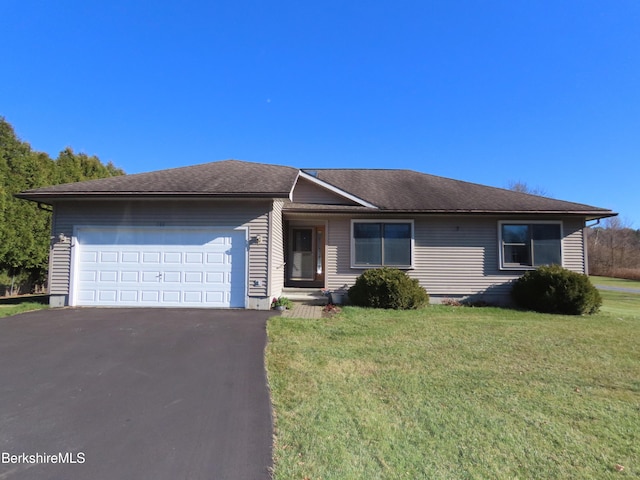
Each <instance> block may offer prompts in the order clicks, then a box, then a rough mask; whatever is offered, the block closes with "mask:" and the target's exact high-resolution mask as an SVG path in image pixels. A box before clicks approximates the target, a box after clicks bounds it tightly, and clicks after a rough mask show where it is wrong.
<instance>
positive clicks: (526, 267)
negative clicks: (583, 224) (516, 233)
mask: <svg viewBox="0 0 640 480" xmlns="http://www.w3.org/2000/svg"><path fill="white" fill-rule="evenodd" d="M534 224H537V225H540V224H543V225H560V262H561V266H564V226H563V223H562V220H500V221H498V259H499V265H498V267H499V268H500V270H521V271H522V270H535V269H536V268H538V267H535V266H533V265H510V264H506V265H505V262H504V248H503V244H502V226H503V225H534Z"/></svg>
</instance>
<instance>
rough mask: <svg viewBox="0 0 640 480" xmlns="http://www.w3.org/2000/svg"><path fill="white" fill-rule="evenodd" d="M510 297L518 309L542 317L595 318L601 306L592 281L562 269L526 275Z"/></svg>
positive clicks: (551, 267)
mask: <svg viewBox="0 0 640 480" xmlns="http://www.w3.org/2000/svg"><path fill="white" fill-rule="evenodd" d="M511 295H512V297H513V299H514V301H515V302H516V304H518V306H520V307H522V308H526V309H528V310H534V311H536V312H543V313H562V314H565V315H584V314H592V313H596V312H597V311H598V310H599V309H600V306H601V305H602V298H601V297H600V293H599V292H598V290H597V289H596V287H594V286H593V285H592V284H591V281H590V280H589V277H587V276H586V275H582V274H579V273H576V272H572V271H570V270H567V269H566V268H562V267H560V266H559V265H548V266H542V267H539V268H537V269H536V270H532V271H529V272H527V273H525V274H524V275H523V276H522V277H520V278H519V279H517V280H516V281H515V282H514V284H513V289H512V290H511Z"/></svg>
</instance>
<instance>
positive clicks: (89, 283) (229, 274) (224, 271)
mask: <svg viewBox="0 0 640 480" xmlns="http://www.w3.org/2000/svg"><path fill="white" fill-rule="evenodd" d="M75 237H76V238H75V245H74V252H73V272H74V277H73V279H72V285H73V286H72V298H71V304H72V305H80V306H142V307H245V296H246V280H245V279H246V253H247V241H246V233H245V231H243V230H233V229H217V228H190V227H184V228H177V227H79V228H78V229H77V231H76V235H75Z"/></svg>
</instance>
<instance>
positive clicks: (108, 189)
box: [20, 160, 299, 199]
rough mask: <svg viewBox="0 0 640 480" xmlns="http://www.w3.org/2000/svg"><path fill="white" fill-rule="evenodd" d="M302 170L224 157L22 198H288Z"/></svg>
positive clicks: (37, 191)
mask: <svg viewBox="0 0 640 480" xmlns="http://www.w3.org/2000/svg"><path fill="white" fill-rule="evenodd" d="M298 171H299V170H298V169H297V168H291V167H284V166H280V165H267V164H264V163H251V162H243V161H240V160H224V161H220V162H211V163H204V164H202V165H193V166H189V167H180V168H172V169H169V170H158V171H155V172H148V173H138V174H134V175H124V176H121V177H110V178H102V179H99V180H89V181H85V182H77V183H66V184H62V185H53V186H51V187H44V188H37V189H34V190H27V191H25V192H22V193H21V194H20V196H21V197H22V198H28V199H36V198H46V197H50V198H53V197H75V196H104V195H109V196H117V195H187V196H199V195H205V196H211V195H213V196H232V197H233V196H266V197H288V195H289V192H290V191H291V188H292V186H293V183H294V181H295V179H296V177H297V176H298Z"/></svg>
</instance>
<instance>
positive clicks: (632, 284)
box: [589, 275, 640, 293]
mask: <svg viewBox="0 0 640 480" xmlns="http://www.w3.org/2000/svg"><path fill="white" fill-rule="evenodd" d="M589 279H590V280H591V283H593V284H594V285H604V286H605V287H619V288H633V289H635V290H638V293H640V282H639V281H637V280H625V279H624V278H612V277H597V276H595V275H592V276H590V277H589Z"/></svg>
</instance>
